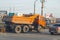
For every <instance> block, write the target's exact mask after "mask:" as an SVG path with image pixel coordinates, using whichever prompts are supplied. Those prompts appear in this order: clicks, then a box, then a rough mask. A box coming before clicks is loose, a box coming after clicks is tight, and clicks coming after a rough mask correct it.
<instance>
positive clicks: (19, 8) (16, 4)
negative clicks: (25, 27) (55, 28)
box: [0, 0, 60, 17]
mask: <svg viewBox="0 0 60 40" xmlns="http://www.w3.org/2000/svg"><path fill="white" fill-rule="evenodd" d="M34 1H35V0H0V10H7V11H10V12H16V13H27V14H28V13H33V12H34ZM59 4H60V0H45V2H44V15H45V14H49V13H53V15H54V16H55V17H60V5H59ZM36 13H39V14H41V2H40V0H38V1H37V2H36Z"/></svg>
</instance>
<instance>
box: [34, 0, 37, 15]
mask: <svg viewBox="0 0 60 40" xmlns="http://www.w3.org/2000/svg"><path fill="white" fill-rule="evenodd" d="M36 1H37V0H35V1H34V14H35V11H36V10H35V8H36Z"/></svg>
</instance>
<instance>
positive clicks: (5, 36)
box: [0, 30, 60, 40]
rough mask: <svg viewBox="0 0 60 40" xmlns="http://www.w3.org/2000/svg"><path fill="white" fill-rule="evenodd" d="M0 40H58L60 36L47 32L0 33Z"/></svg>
mask: <svg viewBox="0 0 60 40" xmlns="http://www.w3.org/2000/svg"><path fill="white" fill-rule="evenodd" d="M0 40H60V35H50V34H49V32H48V30H45V31H44V32H42V33H37V32H30V33H20V34H16V33H0Z"/></svg>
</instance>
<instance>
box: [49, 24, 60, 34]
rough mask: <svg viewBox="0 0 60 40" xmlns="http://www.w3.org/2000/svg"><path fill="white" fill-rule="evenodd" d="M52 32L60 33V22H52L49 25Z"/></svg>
mask: <svg viewBox="0 0 60 40" xmlns="http://www.w3.org/2000/svg"><path fill="white" fill-rule="evenodd" d="M49 32H50V34H59V33H60V24H51V25H50V26H49Z"/></svg>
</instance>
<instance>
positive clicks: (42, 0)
mask: <svg viewBox="0 0 60 40" xmlns="http://www.w3.org/2000/svg"><path fill="white" fill-rule="evenodd" d="M40 1H41V4H42V5H41V15H42V16H43V13H44V2H45V0H40Z"/></svg>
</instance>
